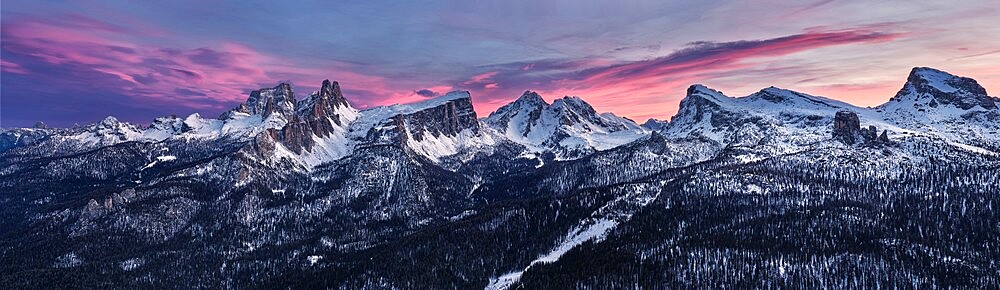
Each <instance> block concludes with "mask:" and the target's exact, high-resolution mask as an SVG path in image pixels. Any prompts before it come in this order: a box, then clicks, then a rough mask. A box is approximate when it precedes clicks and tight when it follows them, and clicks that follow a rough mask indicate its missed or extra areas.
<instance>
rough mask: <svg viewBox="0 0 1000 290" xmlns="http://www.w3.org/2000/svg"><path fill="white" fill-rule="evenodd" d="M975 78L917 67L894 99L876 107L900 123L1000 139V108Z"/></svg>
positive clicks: (960, 137) (970, 138)
mask: <svg viewBox="0 0 1000 290" xmlns="http://www.w3.org/2000/svg"><path fill="white" fill-rule="evenodd" d="M997 102H998V100H997V99H996V98H993V97H990V96H989V95H987V93H986V89H984V88H983V87H982V86H980V85H979V83H977V82H976V80H973V79H971V78H966V77H959V76H955V75H952V74H949V73H947V72H944V71H940V70H936V69H932V68H926V67H917V68H913V70H912V71H910V75H909V77H907V79H906V84H904V85H903V88H902V89H900V90H899V92H898V93H896V95H895V96H894V97H892V99H890V100H889V101H888V102H886V103H885V104H882V105H880V106H878V107H876V108H875V110H876V111H878V112H881V113H882V114H883V115H884V117H885V119H886V120H887V121H890V122H894V123H896V124H898V125H899V126H903V127H906V128H910V129H913V130H915V131H919V132H925V133H928V134H934V135H938V136H941V137H943V138H947V139H954V140H957V141H961V142H979V141H981V140H986V141H987V142H991V143H993V145H994V146H995V145H997V142H1000V108H998V107H997Z"/></svg>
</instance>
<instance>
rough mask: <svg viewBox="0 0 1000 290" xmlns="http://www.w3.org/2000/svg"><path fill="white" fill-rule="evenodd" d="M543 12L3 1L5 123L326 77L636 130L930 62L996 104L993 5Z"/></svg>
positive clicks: (216, 104) (206, 110)
mask: <svg viewBox="0 0 1000 290" xmlns="http://www.w3.org/2000/svg"><path fill="white" fill-rule="evenodd" d="M160 2H162V3H160ZM167 2H170V3H167ZM295 2H299V1H295ZM347 2H355V3H347ZM541 2H543V1H426V2H423V1H316V2H314V3H308V4H307V3H305V2H299V3H296V4H291V3H280V2H278V1H211V0H206V1H71V2H63V1H25V0H21V1H16V0H5V1H2V2H0V3H2V7H0V11H2V15H0V21H2V27H0V30H2V41H0V47H2V50H0V53H2V54H0V64H2V76H0V114H2V115H0V126H2V127H20V126H30V125H32V124H33V123H35V122H36V121H44V122H46V123H48V124H49V125H54V126H72V125H73V124H74V123H80V124H85V123H92V122H95V121H98V120H100V119H102V118H104V117H105V116H108V115H114V116H116V117H119V118H120V119H122V120H127V121H131V122H136V123H139V124H148V123H149V122H150V121H151V120H152V119H153V118H155V117H158V116H164V115H169V114H176V115H180V116H186V115H188V114H190V113H195V112H198V113H202V115H207V116H217V115H218V114H219V113H221V112H223V111H225V110H228V109H230V108H232V107H235V106H236V105H237V104H238V103H240V102H242V101H244V100H246V95H247V93H249V91H251V90H253V89H257V88H261V87H270V86H274V85H275V84H277V83H278V82H280V81H291V82H292V83H293V84H294V88H295V91H296V93H297V94H298V96H299V98H302V97H305V96H306V95H308V93H310V92H312V91H314V90H317V89H318V86H319V84H320V82H321V81H322V80H323V79H331V80H337V81H340V83H341V85H342V87H343V88H344V91H345V95H346V97H347V98H348V100H350V101H351V102H352V104H353V105H355V106H356V107H359V108H365V107H370V106H375V105H384V104H393V103H408V102H414V101H419V100H422V99H426V98H430V97H434V96H435V95H440V94H443V93H446V92H448V91H451V90H469V91H471V92H472V97H473V101H474V102H475V105H476V108H477V111H478V113H479V114H480V116H486V115H487V114H488V113H489V112H492V111H493V110H495V109H496V108H497V107H498V106H500V105H503V104H504V103H506V102H509V101H511V100H513V99H515V98H517V97H518V96H519V95H520V94H521V92H523V91H524V90H534V91H538V92H539V93H541V94H542V96H544V97H545V98H546V99H548V100H552V99H554V98H557V97H562V96H563V95H576V96H580V97H582V98H583V99H584V100H586V101H588V102H590V103H591V104H592V105H594V107H595V108H596V109H597V110H598V111H610V112H614V113H616V114H619V115H623V116H627V117H630V118H633V119H635V120H636V121H638V122H642V121H644V120H645V119H647V118H650V117H652V118H658V119H669V117H670V116H672V115H673V114H674V113H675V111H676V110H677V106H678V103H679V101H680V100H681V98H683V97H684V89H685V88H686V87H687V86H689V85H691V84H693V83H701V84H705V85H707V86H709V87H712V88H715V89H718V90H721V91H723V92H724V93H726V94H728V95H732V96H743V95H746V94H750V93H752V92H755V91H757V90H760V89H761V88H764V87H767V86H772V85H773V86H776V87H781V88H787V89H793V90H796V91H801V92H805V93H810V94H814V95H822V96H826V97H830V98H835V99H840V100H844V101H847V102H849V103H852V104H855V105H860V106H874V105H877V104H880V103H882V102H884V101H886V100H888V99H889V97H891V96H892V95H893V94H895V92H896V91H897V90H898V89H899V88H900V87H901V86H902V84H903V82H905V79H906V75H907V73H908V72H909V70H910V68H912V67H914V66H929V67H934V68H938V69H942V70H945V71H948V72H951V73H953V74H957V75H962V76H968V77H972V78H975V79H976V80H978V81H979V83H980V84H981V85H983V86H984V87H986V90H987V91H988V92H989V93H990V94H991V95H997V92H1000V16H998V15H1000V1H995V0H994V1H960V2H952V1H831V0H824V1H751V0H744V1H579V0H574V1H544V3H541Z"/></svg>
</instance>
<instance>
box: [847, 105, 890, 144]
mask: <svg viewBox="0 0 1000 290" xmlns="http://www.w3.org/2000/svg"><path fill="white" fill-rule="evenodd" d="M833 138H834V139H837V140H840V141H841V142H844V143H845V144H851V145H853V144H857V143H858V142H862V143H864V144H867V145H877V144H887V143H889V135H888V132H887V131H882V134H881V135H879V134H878V128H877V127H875V125H868V128H861V120H860V118H858V114H856V113H854V112H851V111H839V112H837V114H836V115H835V116H834V117H833Z"/></svg>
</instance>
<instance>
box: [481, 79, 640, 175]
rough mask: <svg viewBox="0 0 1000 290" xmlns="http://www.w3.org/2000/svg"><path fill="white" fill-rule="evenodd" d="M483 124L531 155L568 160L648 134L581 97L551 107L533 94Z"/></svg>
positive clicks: (516, 101)
mask: <svg viewBox="0 0 1000 290" xmlns="http://www.w3.org/2000/svg"><path fill="white" fill-rule="evenodd" d="M483 122H484V123H485V124H486V125H488V126H490V127H491V128H493V129H495V130H497V131H498V132H500V133H501V134H503V135H505V136H507V138H508V139H510V140H512V141H514V142H516V143H519V144H522V145H525V147H527V148H529V150H531V151H535V152H554V153H556V155H557V157H559V158H566V159H571V158H575V157H579V156H582V155H583V154H586V153H589V152H593V151H594V150H604V149H608V148H613V147H616V146H618V145H621V144H625V143H628V142H631V141H634V140H635V139H636V138H639V137H641V136H644V135H645V134H646V133H647V130H646V129H645V128H642V127H640V126H639V125H637V124H635V122H633V121H632V120H629V119H626V118H622V117H618V116H615V115H614V114H610V113H604V114H600V113H597V112H596V110H594V108H593V107H592V106H591V105H590V104H588V103H587V102H586V101H584V100H583V99H581V98H579V97H570V96H566V97H563V98H560V99H556V100H555V101H553V102H552V104H547V103H545V101H544V100H543V99H542V97H541V96H539V95H538V94H537V93H535V92H532V91H526V92H525V93H524V94H522V95H521V97H519V98H518V99H517V100H515V101H514V102H511V103H509V104H507V105H504V106H502V107H500V108H499V109H497V111H495V112H493V113H492V114H490V116H489V117H487V118H485V119H484V120H483Z"/></svg>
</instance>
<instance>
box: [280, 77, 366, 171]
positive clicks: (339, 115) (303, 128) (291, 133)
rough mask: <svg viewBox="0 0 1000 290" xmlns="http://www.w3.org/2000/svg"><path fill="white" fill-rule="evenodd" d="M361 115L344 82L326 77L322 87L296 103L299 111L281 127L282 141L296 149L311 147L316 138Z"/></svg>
mask: <svg viewBox="0 0 1000 290" xmlns="http://www.w3.org/2000/svg"><path fill="white" fill-rule="evenodd" d="M355 118H357V110H355V109H354V108H352V107H351V105H350V104H348V103H347V99H346V98H344V94H343V92H341V90H340V84H339V83H337V82H331V81H330V80H324V81H323V84H322V86H320V89H319V91H317V92H316V93H313V94H311V95H309V97H307V98H305V99H303V100H302V101H299V102H298V103H296V112H295V115H294V116H292V118H291V119H290V120H289V121H288V124H287V125H285V127H284V128H282V129H281V134H280V136H281V140H282V143H283V144H284V145H285V147H287V148H288V149H289V150H292V151H293V152H295V153H302V152H305V151H311V150H312V147H313V146H314V145H315V143H316V141H315V140H314V139H313V136H317V137H320V138H323V137H327V136H330V135H331V134H334V133H335V132H336V131H337V130H341V131H342V130H344V128H346V126H347V125H348V123H350V122H351V121H353V120H354V119H355Z"/></svg>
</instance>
